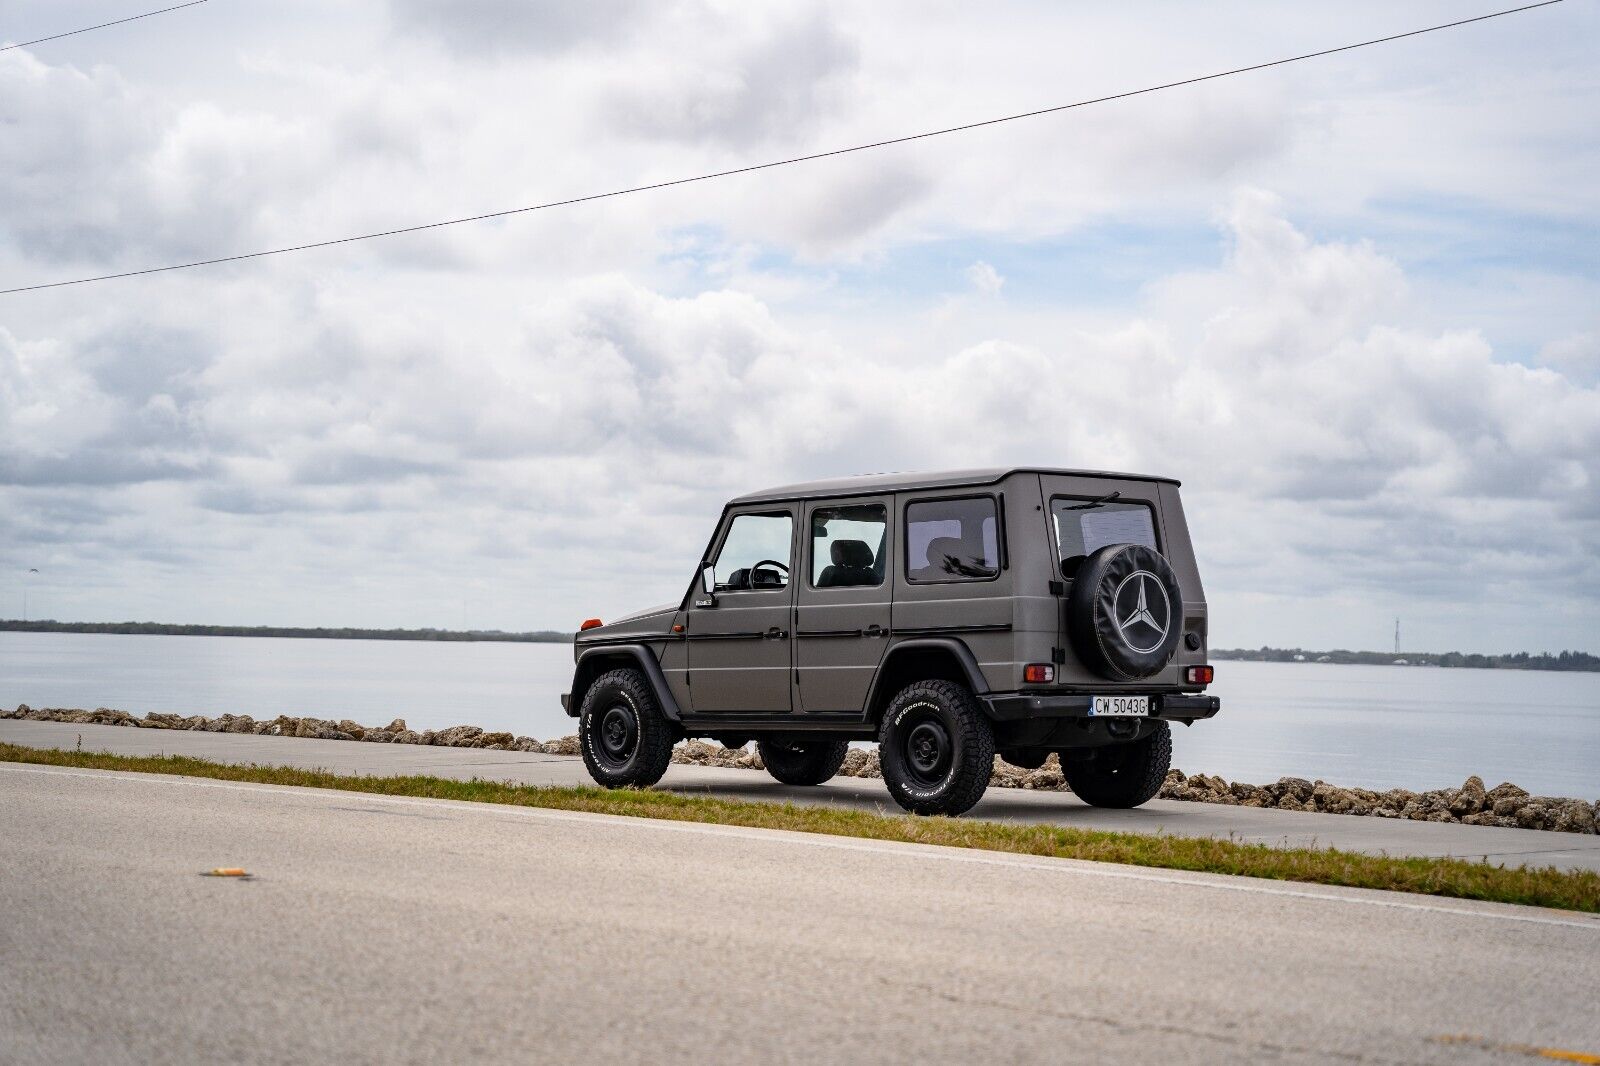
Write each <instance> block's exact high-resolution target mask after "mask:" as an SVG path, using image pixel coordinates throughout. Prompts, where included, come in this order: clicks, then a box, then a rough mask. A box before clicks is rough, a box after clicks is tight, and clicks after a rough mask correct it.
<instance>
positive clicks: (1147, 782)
mask: <svg viewBox="0 0 1600 1066" xmlns="http://www.w3.org/2000/svg"><path fill="white" fill-rule="evenodd" d="M1061 754H1062V759H1061V774H1062V776H1063V777H1065V778H1066V779H1067V786H1068V787H1069V788H1071V789H1072V791H1073V792H1074V793H1075V794H1076V795H1077V797H1078V798H1079V799H1081V800H1083V802H1085V803H1087V804H1089V805H1090V806H1093V807H1115V808H1128V807H1137V806H1139V805H1140V804H1141V803H1144V802H1145V801H1147V800H1149V799H1152V798H1153V797H1154V796H1155V794H1156V793H1157V792H1160V791H1161V786H1162V784H1163V783H1164V782H1165V781H1166V779H1167V771H1168V770H1169V769H1171V768H1172V729H1171V727H1169V726H1168V725H1167V723H1165V722H1156V723H1155V730H1154V731H1153V732H1151V733H1149V734H1148V735H1146V736H1143V737H1140V738H1139V739H1138V740H1134V741H1130V742H1129V743H1126V744H1115V745H1112V746H1111V747H1106V748H1095V749H1093V755H1092V756H1091V757H1090V758H1087V759H1086V758H1084V757H1083V755H1084V752H1082V751H1078V752H1072V751H1066V752H1062V753H1061Z"/></svg>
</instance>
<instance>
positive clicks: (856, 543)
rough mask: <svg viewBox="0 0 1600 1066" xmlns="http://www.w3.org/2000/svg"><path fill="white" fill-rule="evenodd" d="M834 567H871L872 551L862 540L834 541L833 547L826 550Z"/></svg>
mask: <svg viewBox="0 0 1600 1066" xmlns="http://www.w3.org/2000/svg"><path fill="white" fill-rule="evenodd" d="M828 553H829V555H830V556H832V558H833V565H835V566H862V567H867V566H871V565H872V549H871V548H869V547H867V542H866V541H864V540H836V541H834V542H833V547H831V548H830V549H828Z"/></svg>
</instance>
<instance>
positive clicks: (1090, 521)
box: [1050, 496, 1159, 577]
mask: <svg viewBox="0 0 1600 1066" xmlns="http://www.w3.org/2000/svg"><path fill="white" fill-rule="evenodd" d="M1050 513H1051V515H1052V517H1053V518H1054V519H1055V525H1056V544H1057V546H1058V547H1059V548H1060V549H1061V572H1062V573H1063V574H1065V575H1066V576H1068V577H1071V576H1072V575H1073V574H1075V573H1076V572H1077V570H1078V565H1079V564H1080V563H1082V562H1083V560H1084V559H1085V558H1086V557H1087V556H1089V555H1092V554H1094V553H1095V552H1096V551H1098V550H1100V549H1101V548H1104V547H1105V546H1106V545H1107V544H1142V545H1144V546H1145V547H1146V548H1157V549H1158V550H1159V548H1158V545H1157V544H1156V523H1155V515H1154V513H1153V512H1152V511H1151V510H1150V505H1149V504H1147V503H1140V502H1138V501H1132V500H1080V499H1072V498H1071V497H1065V496H1057V497H1055V498H1054V499H1052V500H1051V501H1050Z"/></svg>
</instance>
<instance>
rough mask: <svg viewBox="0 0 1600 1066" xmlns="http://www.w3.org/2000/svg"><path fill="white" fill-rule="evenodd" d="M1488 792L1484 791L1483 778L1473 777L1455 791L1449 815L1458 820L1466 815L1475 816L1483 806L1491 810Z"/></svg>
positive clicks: (1491, 805)
mask: <svg viewBox="0 0 1600 1066" xmlns="http://www.w3.org/2000/svg"><path fill="white" fill-rule="evenodd" d="M1488 795H1489V794H1488V792H1486V791H1485V790H1484V787H1483V778H1481V777H1478V776H1477V775H1473V776H1472V777H1469V778H1467V780H1466V782H1465V783H1464V784H1462V786H1461V787H1460V788H1459V789H1457V790H1456V794H1455V797H1454V798H1453V799H1451V801H1450V813H1451V814H1453V815H1455V816H1456V817H1458V818H1460V817H1462V816H1464V815H1468V814H1477V813H1478V812H1479V811H1481V810H1483V809H1484V807H1485V806H1488V807H1490V808H1491V809H1492V808H1493V806H1494V805H1493V804H1492V803H1489V800H1488Z"/></svg>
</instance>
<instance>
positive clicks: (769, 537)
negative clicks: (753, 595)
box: [716, 512, 794, 592]
mask: <svg viewBox="0 0 1600 1066" xmlns="http://www.w3.org/2000/svg"><path fill="white" fill-rule="evenodd" d="M793 534H794V519H793V518H791V517H790V516H789V514H788V513H787V512H785V513H783V514H742V515H736V516H734V519H733V524H732V525H731V526H729V527H728V535H727V537H725V538H724V539H723V541H722V550H721V551H720V552H718V553H717V561H716V587H717V591H718V592H744V591H749V590H754V589H783V588H788V587H789V552H790V546H791V543H792V540H793Z"/></svg>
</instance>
